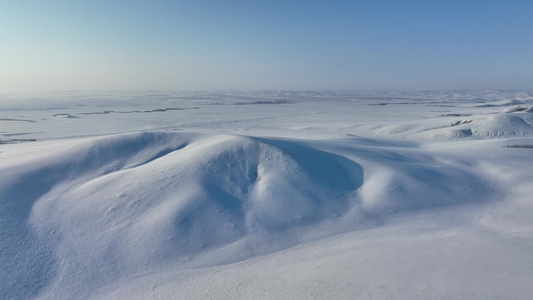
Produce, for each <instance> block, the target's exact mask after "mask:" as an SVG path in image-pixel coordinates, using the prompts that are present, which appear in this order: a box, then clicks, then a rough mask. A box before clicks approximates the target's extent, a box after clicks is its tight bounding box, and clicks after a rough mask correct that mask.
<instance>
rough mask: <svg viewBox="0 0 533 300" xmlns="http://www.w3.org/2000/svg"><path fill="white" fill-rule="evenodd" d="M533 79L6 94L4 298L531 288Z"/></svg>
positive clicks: (402, 293) (494, 292) (0, 149)
mask: <svg viewBox="0 0 533 300" xmlns="http://www.w3.org/2000/svg"><path fill="white" fill-rule="evenodd" d="M531 148H533V94H532V93H527V92H507V91H473V92H469V91H449V92H313V91H306V92H285V91H263V92H238V93H237V92H158V91H146V92H128V91H121V92H99V93H95V92H92V93H89V92H63V93H59V92H58V93H52V92H50V93H39V94H35V95H31V94H7V93H4V94H2V95H0V216H1V218H0V241H1V242H0V298H2V299H33V298H35V299H86V298H91V299H117V298H118V299H135V298H138V299H210V298H211V299H367V298H368V299H500V298H502V299H531V297H533V284H532V283H533V198H532V197H533V196H532V195H533V184H532V180H533V149H531Z"/></svg>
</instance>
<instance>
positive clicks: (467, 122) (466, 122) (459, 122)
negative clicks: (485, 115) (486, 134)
mask: <svg viewBox="0 0 533 300" xmlns="http://www.w3.org/2000/svg"><path fill="white" fill-rule="evenodd" d="M472 122H473V120H462V121H457V122H455V123H453V124H452V125H451V126H450V127H454V126H459V125H464V124H470V123H472Z"/></svg>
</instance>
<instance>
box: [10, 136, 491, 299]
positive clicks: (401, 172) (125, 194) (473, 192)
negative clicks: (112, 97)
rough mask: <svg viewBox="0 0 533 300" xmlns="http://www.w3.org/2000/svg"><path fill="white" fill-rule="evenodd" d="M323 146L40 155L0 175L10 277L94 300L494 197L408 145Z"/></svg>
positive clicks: (171, 146) (250, 144)
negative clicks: (119, 284)
mask: <svg viewBox="0 0 533 300" xmlns="http://www.w3.org/2000/svg"><path fill="white" fill-rule="evenodd" d="M324 144H325V145H327V143H325V142H314V143H313V142H310V141H297V140H281V139H267V138H253V137H245V136H232V135H198V134H182V133H163V132H145V133H136V134H125V135H117V136H111V137H104V138H97V139H89V140H80V141H78V142H76V143H75V145H74V146H69V147H66V148H65V149H62V147H56V148H53V147H52V146H49V147H45V148H44V149H46V150H47V151H49V152H48V153H44V154H41V157H39V158H38V159H35V160H34V161H25V160H21V161H14V162H13V163H10V164H7V165H4V166H2V172H1V174H2V177H3V178H2V181H1V182H2V186H1V190H2V191H5V192H4V193H3V194H2V199H1V203H2V215H3V216H5V217H4V218H3V222H2V228H1V230H2V231H1V232H2V234H3V236H4V240H8V241H9V242H8V244H4V245H6V246H4V249H3V251H4V252H3V255H2V259H3V260H4V261H3V268H4V271H5V272H7V273H9V274H10V275H11V276H13V277H14V278H16V280H17V282H18V283H19V284H22V285H24V286H25V287H27V289H26V291H27V292H28V295H25V296H36V295H38V294H39V293H44V294H43V295H45V296H46V297H50V298H55V297H56V296H57V295H56V294H55V293H58V291H61V293H62V294H61V295H69V294H71V295H74V293H81V294H79V295H90V290H92V289H95V288H98V287H101V286H104V285H106V284H107V283H108V282H111V281H114V280H118V279H121V278H127V277H129V276H134V275H135V274H139V273H143V272H146V271H147V270H150V272H153V270H157V269H159V268H164V267H166V266H168V265H169V264H170V265H172V266H174V267H175V268H176V269H181V270H185V269H191V268H192V269H195V268H200V267H202V268H203V267H208V266H215V265H221V264H228V263H232V262H236V261H241V260H244V259H248V258H251V257H255V256H259V255H265V254H267V253H270V252H274V251H279V250H281V249H285V248H287V247H290V246H292V245H296V244H299V243H301V242H304V241H310V240H315V239H319V238H323V237H326V236H330V235H332V234H339V233H342V232H348V231H352V230H361V229H365V228H370V227H374V226H377V225H378V224H381V223H382V222H384V221H385V220H386V219H387V218H388V217H387V216H389V215H391V214H393V213H394V212H399V211H412V210H420V209H426V208H434V207H438V206H442V205H450V204H454V203H456V202H458V201H459V200H458V199H460V198H464V199H467V201H466V202H468V199H471V200H472V201H479V199H480V197H487V199H490V197H489V195H490V190H491V189H490V187H489V186H487V185H486V183H485V182H483V181H482V180H480V179H478V178H477V177H475V175H474V174H472V173H471V172H469V171H468V169H467V168H462V167H460V166H458V165H454V164H453V163H451V162H449V161H448V162H444V163H443V162H439V158H435V157H431V156H427V155H418V154H416V150H415V148H412V147H410V146H402V147H400V149H393V150H391V149H390V147H391V145H387V144H383V143H382V142H378V141H376V142H370V141H368V140H362V139H358V138H348V139H345V140H343V141H342V143H341V144H342V147H338V146H337V147H333V148H331V149H330V151H327V150H320V148H321V147H322V148H323V147H324ZM334 145H335V144H334ZM373 145H378V146H373ZM398 145H401V144H398ZM392 146H394V145H392ZM402 148H403V149H402ZM39 150H40V149H39ZM406 151H407V152H406ZM413 151H414V153H415V155H414V156H413V155H412V153H411V154H409V152H413ZM337 153H343V155H339V154H337ZM367 164H368V165H369V168H368V169H366V168H364V167H363V166H364V165H367ZM443 164H444V165H446V167H445V168H442V167H443ZM8 174H9V175H8ZM430 194H431V195H432V196H431V197H427V196H425V195H430ZM462 202H465V201H464V200H462ZM7 245H9V246H7ZM28 245H31V247H28ZM17 266H19V267H17ZM20 266H23V267H20ZM7 291H9V290H7ZM6 295H7V294H6Z"/></svg>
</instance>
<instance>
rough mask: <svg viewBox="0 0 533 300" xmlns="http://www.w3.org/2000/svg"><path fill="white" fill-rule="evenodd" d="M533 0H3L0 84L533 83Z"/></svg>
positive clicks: (377, 85) (208, 86)
mask: <svg viewBox="0 0 533 300" xmlns="http://www.w3.org/2000/svg"><path fill="white" fill-rule="evenodd" d="M532 11H533V2H532V1H526V0H524V1H520V0H516V1H475V0H472V1H314V0H313V1H54V0H51V1H7V0H6V1H0V37H1V38H2V43H1V45H0V66H1V68H0V90H22V91H24V90H65V89H68V90H73V89H74V90H77V89H81V90H95V89H96V90H98V89H165V90H198V89H201V90H216V89H226V90H228V89H230V90H257V89H298V90H302V89H418V90H419V89H488V88H491V89H529V88H530V86H529V83H530V82H532V80H533V18H532V17H531V14H532Z"/></svg>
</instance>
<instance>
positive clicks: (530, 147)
mask: <svg viewBox="0 0 533 300" xmlns="http://www.w3.org/2000/svg"><path fill="white" fill-rule="evenodd" d="M503 147H504V148H528V149H533V145H531V144H522V145H505V146H503Z"/></svg>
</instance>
